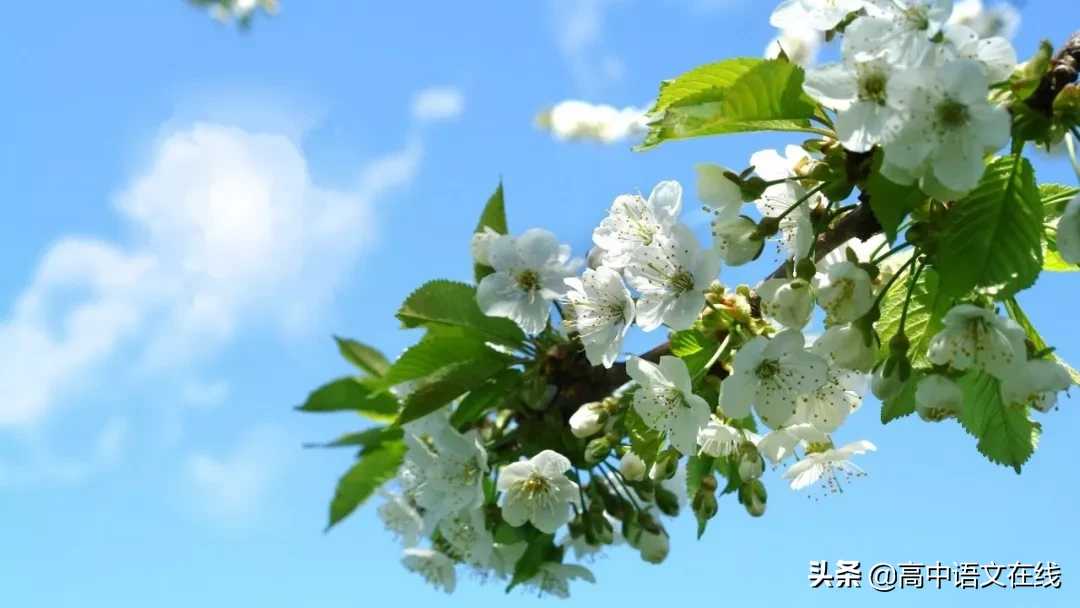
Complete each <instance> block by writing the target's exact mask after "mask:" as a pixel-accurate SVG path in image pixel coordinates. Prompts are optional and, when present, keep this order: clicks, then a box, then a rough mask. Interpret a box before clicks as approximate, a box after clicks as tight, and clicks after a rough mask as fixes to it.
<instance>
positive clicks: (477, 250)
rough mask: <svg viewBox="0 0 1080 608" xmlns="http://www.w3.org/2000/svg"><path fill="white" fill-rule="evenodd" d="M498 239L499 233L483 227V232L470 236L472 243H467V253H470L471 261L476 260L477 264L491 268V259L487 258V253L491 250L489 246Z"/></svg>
mask: <svg viewBox="0 0 1080 608" xmlns="http://www.w3.org/2000/svg"><path fill="white" fill-rule="evenodd" d="M498 237H499V233H498V232H495V231H494V230H492V229H491V228H488V227H487V226H484V229H483V230H481V231H480V232H477V233H475V234H473V235H472V241H471V242H470V243H469V252H470V253H472V256H473V259H474V260H476V263H477V264H480V265H482V266H491V259H490V258H489V256H488V252H489V251H490V250H491V244H492V243H493V242H495V239H497V238H498Z"/></svg>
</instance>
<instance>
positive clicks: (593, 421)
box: [570, 401, 608, 439]
mask: <svg viewBox="0 0 1080 608" xmlns="http://www.w3.org/2000/svg"><path fill="white" fill-rule="evenodd" d="M607 420H608V411H607V406H605V405H604V404H603V403H602V402H600V401H594V402H592V403H586V404H585V405H583V406H581V407H579V408H578V409H577V411H576V412H574V414H573V415H572V416H570V432H571V433H573V434H574V437H577V438H578V439H584V438H586V437H592V436H593V435H595V434H597V433H599V432H600V431H601V430H602V429H603V428H604V424H605V423H607Z"/></svg>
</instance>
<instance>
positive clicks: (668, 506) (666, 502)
mask: <svg viewBox="0 0 1080 608" xmlns="http://www.w3.org/2000/svg"><path fill="white" fill-rule="evenodd" d="M656 507H657V508H658V509H660V512H661V513H663V514H664V515H667V516H668V517H677V516H678V515H679V497H678V496H675V493H674V492H672V491H671V490H668V489H666V488H663V487H658V488H656Z"/></svg>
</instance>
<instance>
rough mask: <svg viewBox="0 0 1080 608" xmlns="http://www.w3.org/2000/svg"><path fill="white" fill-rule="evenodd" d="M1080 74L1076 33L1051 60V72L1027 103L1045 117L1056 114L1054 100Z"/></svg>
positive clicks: (1078, 41)
mask: <svg viewBox="0 0 1080 608" xmlns="http://www.w3.org/2000/svg"><path fill="white" fill-rule="evenodd" d="M1077 74H1080V31H1077V32H1075V33H1074V34H1073V35H1072V36H1070V37H1069V39H1068V40H1067V41H1066V42H1065V44H1064V45H1062V47H1061V48H1059V49H1058V50H1057V52H1056V53H1054V57H1053V58H1052V59H1051V60H1050V71H1049V72H1047V73H1046V75H1045V76H1043V78H1042V80H1041V81H1040V82H1039V86H1038V88H1037V89H1035V92H1034V93H1032V94H1031V97H1028V98H1027V99H1026V100H1025V102H1026V103H1027V105H1028V107H1030V108H1031V109H1032V110H1035V111H1036V112H1039V113H1041V114H1043V115H1044V116H1052V115H1053V113H1054V99H1056V98H1057V96H1058V93H1060V92H1061V90H1062V89H1064V88H1065V86H1066V85H1068V84H1070V83H1073V82H1075V81H1076V77H1077Z"/></svg>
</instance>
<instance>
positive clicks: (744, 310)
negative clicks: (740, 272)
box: [731, 293, 753, 325]
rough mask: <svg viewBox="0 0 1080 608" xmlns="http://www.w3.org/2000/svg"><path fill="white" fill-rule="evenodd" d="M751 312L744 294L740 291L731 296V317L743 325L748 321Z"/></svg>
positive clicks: (748, 301)
mask: <svg viewBox="0 0 1080 608" xmlns="http://www.w3.org/2000/svg"><path fill="white" fill-rule="evenodd" d="M752 312H753V310H752V309H751V307H750V300H748V299H746V296H744V295H743V294H741V293H736V294H735V295H733V296H731V318H733V319H735V320H736V321H738V322H739V323H742V324H744V325H745V324H747V323H749V322H750V315H751V314H752Z"/></svg>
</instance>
